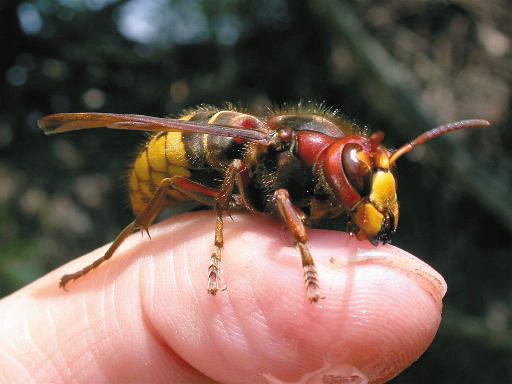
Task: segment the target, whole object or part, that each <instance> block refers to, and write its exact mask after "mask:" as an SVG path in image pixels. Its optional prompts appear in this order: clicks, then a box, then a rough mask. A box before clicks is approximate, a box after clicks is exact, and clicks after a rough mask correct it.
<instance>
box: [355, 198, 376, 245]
mask: <svg viewBox="0 0 512 384" xmlns="http://www.w3.org/2000/svg"><path fill="white" fill-rule="evenodd" d="M352 220H353V221H354V224H356V225H357V226H358V227H359V229H360V230H361V231H363V232H364V234H365V235H366V236H367V237H368V238H375V237H376V236H377V235H378V234H379V231H380V229H381V227H382V222H383V220H384V216H383V215H382V213H380V212H379V211H378V210H377V209H376V208H375V207H374V206H373V204H371V203H362V204H360V205H359V206H358V207H357V209H356V212H355V213H353V214H352Z"/></svg>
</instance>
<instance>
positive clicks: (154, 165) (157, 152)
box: [147, 135, 167, 172]
mask: <svg viewBox="0 0 512 384" xmlns="http://www.w3.org/2000/svg"><path fill="white" fill-rule="evenodd" d="M165 140H166V139H165V135H158V136H155V137H154V138H153V139H151V141H150V142H149V143H148V146H147V151H148V160H149V166H150V167H151V169H152V170H154V171H158V172H165V171H166V170H167V160H166V158H165Z"/></svg>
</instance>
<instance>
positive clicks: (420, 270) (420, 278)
mask: <svg viewBox="0 0 512 384" xmlns="http://www.w3.org/2000/svg"><path fill="white" fill-rule="evenodd" d="M353 262H355V263H366V262H369V263H378V264H381V265H383V266H387V267H390V268H395V269H398V270H400V271H401V272H405V273H407V274H408V275H409V276H410V277H411V278H412V279H414V280H415V281H416V282H417V283H418V284H419V285H420V286H421V287H422V288H423V289H424V290H426V291H427V292H428V293H429V294H430V295H431V296H432V297H433V298H434V300H435V301H436V302H438V303H441V302H442V299H443V297H444V295H445V294H446V290H447V285H446V281H445V280H444V278H443V277H442V276H441V275H440V274H439V272H437V271H436V270H435V269H433V268H432V267H431V266H430V265H428V264H427V263H425V262H424V261H422V260H420V259H418V258H417V257H415V256H413V255H411V254H410V253H408V252H406V251H403V250H401V249H399V248H396V247H393V246H392V245H385V246H381V247H378V248H376V249H368V248H357V251H356V257H355V260H353Z"/></svg>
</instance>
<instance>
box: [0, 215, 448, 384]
mask: <svg viewBox="0 0 512 384" xmlns="http://www.w3.org/2000/svg"><path fill="white" fill-rule="evenodd" d="M214 222H215V220H214V215H213V214H212V213H211V212H195V213H189V214H185V215H181V216H178V217H174V218H172V219H169V220H166V221H164V222H162V223H160V224H158V225H154V226H152V227H151V228H150V234H151V239H149V238H148V237H147V236H146V235H144V236H141V234H140V233H136V234H134V235H132V236H131V237H130V238H129V239H128V240H127V241H126V242H125V243H124V244H123V245H122V246H121V248H120V249H119V250H118V251H117V252H116V253H115V254H114V256H113V258H112V259H111V260H109V261H107V262H106V263H104V264H103V265H101V266H100V267H99V268H98V269H97V270H94V271H92V272H91V273H89V274H88V275H86V276H84V277H82V278H80V279H78V280H76V281H73V282H71V283H69V285H68V286H67V291H65V290H62V289H60V288H58V281H59V278H60V276H61V275H63V274H65V273H71V272H75V271H76V270H78V269H80V268H82V267H83V266H85V265H87V264H88V263H90V262H91V261H92V260H94V259H96V258H98V257H99V256H101V255H102V253H103V252H104V251H105V250H106V246H105V247H102V248H100V249H97V250H95V251H93V252H91V253H90V254H88V255H85V256H83V257H80V258H78V259H76V260H73V261H72V262H70V263H69V264H66V265H64V266H63V267H61V268H59V269H58V270H56V271H53V272H50V273H49V274H48V275H46V276H44V277H42V278H40V279H39V280H37V281H35V282H34V283H32V284H30V285H28V286H26V287H25V288H23V289H21V290H19V291H18V292H15V293H14V294H12V295H10V296H8V297H6V298H4V299H3V300H1V301H0V382H4V383H68V382H76V383H127V382H134V383H135V382H136V383H216V382H219V383H272V384H274V383H276V384H282V383H318V382H320V383H322V382H336V383H337V382H340V383H341V382H343V383H344V382H350V383H366V382H369V383H383V382H386V381H388V380H389V379H391V378H392V377H394V376H396V375H397V374H399V373H400V372H401V371H402V370H404V369H405V368H407V367H408V366H409V365H410V364H412V363H413V362H414V361H415V360H417V358H418V357H419V356H420V355H421V354H422V353H423V352H424V351H425V350H426V348H427V347H428V346H429V345H430V343H431V342H432V339H433V338H434V336H435V333H436V331H437V329H438V326H439V323H440V320H441V310H442V298H443V296H444V294H445V292H446V284H445V282H444V280H443V278H442V277H441V276H440V275H439V274H438V273H437V272H436V271H434V270H433V269H432V268H431V267H429V266H428V265H426V264H425V263H423V262H422V261H420V260H418V259H416V258H415V257H414V256H412V255H410V254H408V253H406V252H404V251H402V250H400V249H398V248H396V247H393V246H390V245H379V246H373V245H371V244H370V243H369V242H367V241H364V242H363V241H358V240H357V239H355V238H352V237H350V236H349V235H347V234H346V233H341V232H336V231H326V230H314V229H309V232H308V233H309V237H310V243H309V245H310V249H311V253H312V254H313V256H314V259H315V262H316V265H317V268H318V276H319V282H320V288H321V290H322V295H323V298H322V299H321V300H320V301H319V302H318V303H310V302H309V301H308V300H307V297H306V290H305V287H304V277H303V272H302V267H301V263H300V256H299V253H298V251H297V250H296V248H295V247H294V245H293V242H292V240H291V238H290V236H289V234H288V232H287V230H286V228H285V227H284V225H283V224H282V223H279V222H278V221H276V220H274V219H272V218H270V217H269V216H266V215H250V214H238V213H237V214H234V215H233V217H232V219H230V218H229V217H226V218H225V220H224V222H225V230H224V235H225V236H224V238H225V243H224V250H223V259H222V260H223V271H224V273H223V276H222V282H221V285H222V289H221V290H219V292H218V293H217V295H216V296H212V295H209V294H207V292H206V285H207V269H208V263H209V254H210V251H211V248H212V245H213V228H214ZM322 380H323V381H322ZM326 380H331V381H326Z"/></svg>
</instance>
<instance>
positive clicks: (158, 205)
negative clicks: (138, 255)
mask: <svg viewBox="0 0 512 384" xmlns="http://www.w3.org/2000/svg"><path fill="white" fill-rule="evenodd" d="M171 184H172V179H171V178H166V179H162V181H160V184H159V185H158V188H157V190H156V192H155V194H154V195H153V197H152V198H151V200H150V201H149V203H148V205H147V206H146V208H145V209H144V211H143V212H142V213H141V214H140V215H138V216H137V217H136V218H135V220H134V221H133V222H131V223H130V224H128V225H127V226H126V228H124V229H123V230H122V231H121V233H120V234H119V235H117V237H116V238H115V240H114V242H113V243H112V244H111V245H110V247H109V248H108V249H107V251H106V252H105V254H104V255H103V256H102V257H100V258H99V259H97V260H95V261H93V262H92V263H91V264H89V265H87V266H86V267H84V268H82V269H81V270H79V271H77V272H75V273H70V274H68V275H64V276H62V278H61V279H60V283H59V287H62V288H64V289H65V288H66V285H67V284H68V283H69V282H70V281H72V280H76V279H78V278H79V277H81V276H83V275H85V274H86V273H88V272H90V271H92V270H93V269H95V268H97V267H98V266H99V265H100V264H102V263H104V262H105V261H107V260H108V259H110V258H111V257H112V255H113V254H114V252H115V251H116V250H117V249H118V248H119V246H120V245H121V244H122V243H123V241H124V240H126V238H127V237H128V236H130V235H131V234H132V233H133V232H135V231H136V230H137V229H143V230H146V231H147V230H148V228H149V226H150V225H151V223H152V222H153V220H155V218H156V217H157V216H158V214H159V213H160V211H161V210H162V208H163V207H164V206H165V204H166V198H167V191H168V189H169V187H170V186H171ZM148 234H149V233H148Z"/></svg>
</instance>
